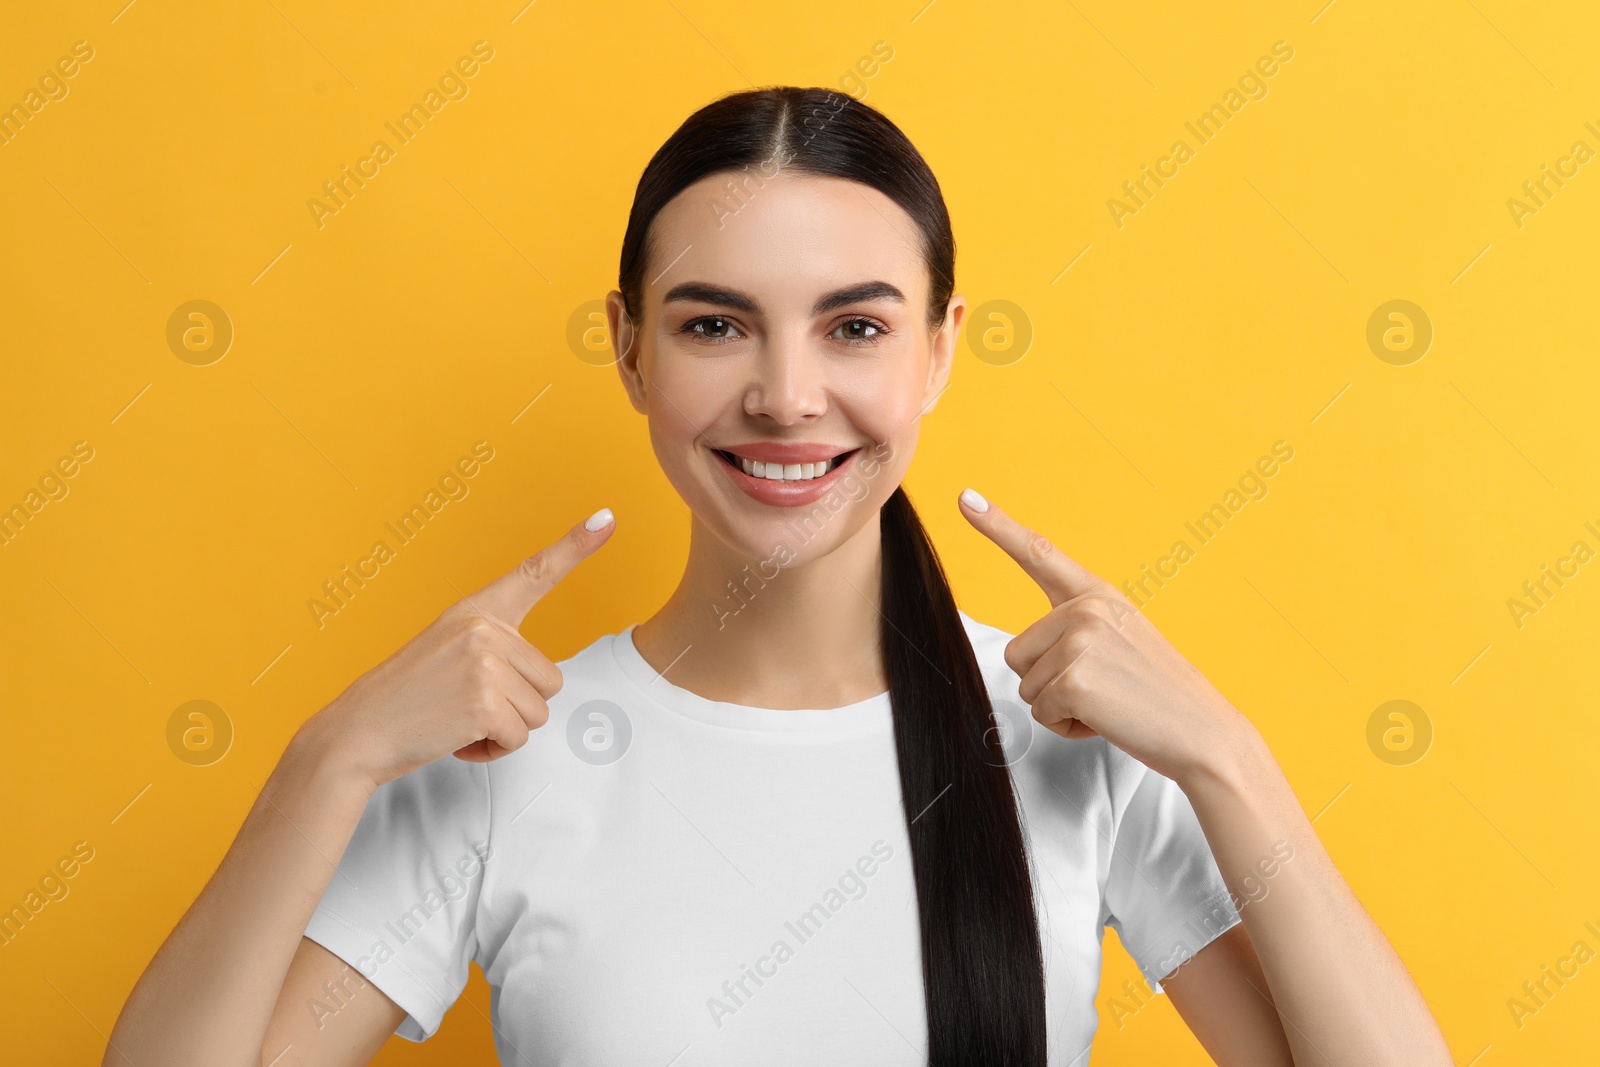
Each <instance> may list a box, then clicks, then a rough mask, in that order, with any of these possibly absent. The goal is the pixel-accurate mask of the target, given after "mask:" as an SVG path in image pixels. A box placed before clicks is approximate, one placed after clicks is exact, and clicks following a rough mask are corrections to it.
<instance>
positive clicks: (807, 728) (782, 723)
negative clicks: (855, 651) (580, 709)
mask: <svg viewBox="0 0 1600 1067" xmlns="http://www.w3.org/2000/svg"><path fill="white" fill-rule="evenodd" d="M636 626H637V624H635V625H634V626H629V627H628V628H627V629H625V630H623V631H622V632H621V633H619V634H613V635H612V637H611V655H612V658H613V659H614V660H615V661H616V664H617V667H618V668H619V669H620V670H621V671H622V673H623V674H624V675H625V676H626V677H627V678H628V680H629V681H631V682H632V683H633V684H634V686H635V687H637V688H638V690H639V692H640V693H641V694H642V695H643V696H644V697H645V698H646V699H647V700H649V701H651V702H652V703H655V704H657V705H660V706H661V707H664V708H666V709H668V710H669V711H673V712H676V713H677V714H679V715H682V716H684V717H685V718H689V719H694V720H697V721H699V722H703V723H708V724H710V725H712V726H724V727H729V728H732V729H739V730H755V731H759V732H766V733H813V734H833V735H854V734H870V733H877V732H880V731H886V730H891V729H892V728H893V714H892V713H893V705H892V704H891V703H890V700H889V694H888V693H887V692H883V693H878V694H876V695H875V696H870V697H867V698H866V699H865V700H858V701H855V702H854V703H851V704H844V705H841V706H840V707H837V708H757V707H752V706H750V705H747V704H733V703H729V702H728V701H724V700H712V699H710V698H709V697H703V696H701V695H700V694H698V693H695V692H691V691H690V690H688V689H684V688H682V687H681V686H677V685H674V684H672V683H671V682H669V681H668V680H667V678H666V676H665V675H660V674H657V673H656V669H655V668H654V667H652V666H650V663H649V661H648V660H646V659H645V658H644V656H643V655H641V654H640V652H639V649H638V646H636V645H635V644H634V643H633V631H634V629H635V627H636ZM669 669H670V668H669Z"/></svg>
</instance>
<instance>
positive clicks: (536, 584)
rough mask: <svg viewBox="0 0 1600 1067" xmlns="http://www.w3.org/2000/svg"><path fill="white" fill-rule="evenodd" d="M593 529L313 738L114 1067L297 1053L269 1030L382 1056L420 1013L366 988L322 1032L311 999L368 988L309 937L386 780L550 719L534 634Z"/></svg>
mask: <svg viewBox="0 0 1600 1067" xmlns="http://www.w3.org/2000/svg"><path fill="white" fill-rule="evenodd" d="M589 521H590V522H598V523H599V525H598V526H597V527H596V528H594V529H590V528H589V526H588V524H587V523H579V524H578V525H576V526H574V527H572V528H571V529H570V530H569V531H568V532H567V534H566V536H565V537H563V538H561V539H560V540H558V541H556V542H555V543H554V544H552V545H550V546H549V547H547V548H545V549H544V550H543V551H542V552H539V553H537V554H535V555H533V556H530V557H528V558H527V559H526V560H524V561H523V562H522V564H521V565H520V566H519V567H517V569H515V570H513V571H512V572H511V573H509V574H506V575H504V576H502V577H500V578H498V579H496V580H495V581H493V582H491V583H490V584H489V585H488V586H486V587H484V588H483V589H482V590H480V591H479V592H477V593H476V594H474V595H473V596H469V597H467V598H465V599H464V600H462V601H460V602H459V603H457V604H453V605H451V606H450V607H449V608H447V609H445V611H444V613H443V614H441V615H440V616H439V617H438V618H437V619H435V620H434V621H433V622H432V623H430V624H429V625H428V626H427V628H426V629H424V630H423V631H422V632H421V633H419V634H417V636H415V637H413V638H412V639H411V640H410V641H408V642H406V644H405V645H404V646H403V647H402V648H401V649H400V650H399V651H397V652H395V653H394V655H392V656H390V657H389V658H388V659H386V660H384V661H383V662H382V663H380V664H378V665H377V666H376V667H374V668H372V669H371V670H370V671H368V672H367V673H366V674H363V675H362V676H361V677H360V678H358V679H356V681H355V682H354V683H353V684H352V685H351V686H350V688H348V689H346V690H345V691H344V692H343V693H341V694H339V696H338V697H337V698H336V699H335V700H334V701H333V703H331V704H329V705H328V706H327V707H326V708H323V709H322V710H321V711H319V712H317V714H316V715H313V716H312V717H311V719H310V720H309V721H307V722H306V724H305V725H304V726H302V727H301V728H300V730H299V731H298V732H297V733H296V734H295V737H294V739H293V740H292V741H291V742H290V743H289V746H288V748H287V750H286V751H285V752H284V755H283V758H282V759H280V760H279V761H278V765H277V767H276V768H274V770H273V772H272V774H271V776H270V777H269V778H268V779H267V782H266V785H264V786H263V787H262V789H261V794H260V796H258V797H257V798H256V802H255V804H254V805H253V806H252V807H251V809H250V813H249V815H248V816H246V818H245V822H244V825H243V826H242V827H241V828H240V830H239V834H238V836H237V837H236V838H235V839H234V842H233V845H232V846H231V847H230V848H229V849H228V853H227V855H226V856H224V857H223V860H222V863H221V865H220V866H219V867H218V868H217V872H216V874H214V875H213V876H212V878H211V881H210V882H209V883H207V885H206V887H205V889H204V890H202V891H201V893H200V896H199V897H198V898H197V899H196V900H195V902H194V904H193V905H191V906H190V908H189V910H188V912H186V913H185V914H184V916H183V918H182V919H181V920H180V921H179V923H178V925H177V927H176V928H175V929H174V930H173V931H172V933H171V934H169V935H168V937H167V940H166V941H165V943H163V944H162V946H161V948H160V949H159V950H158V951H157V952H156V955H155V958H154V959H153V960H151V962H150V966H149V967H148V968H147V969H146V970H145V973H144V974H143V976H141V977H140V979H139V982H138V984H137V985H136V986H135V987H134V990H133V992H132V994H131V995H130V996H129V998H128V1001H127V1003H126V1004H125V1005H123V1009H122V1014H121V1015H120V1016H119V1017H118V1019H117V1024H116V1026H115V1027H114V1028H113V1030H112V1032H111V1037H110V1039H109V1047H108V1048H107V1050H106V1055H105V1059H104V1061H103V1063H104V1067H120V1065H123V1064H137V1065H139V1067H145V1065H150V1064H160V1065H162V1067H183V1065H187V1064H197V1065H204V1067H233V1065H237V1067H245V1065H250V1067H258V1065H260V1064H262V1063H266V1062H271V1061H272V1060H273V1059H274V1058H275V1057H277V1056H279V1054H280V1053H281V1052H282V1051H283V1049H282V1048H281V1047H280V1048H268V1047H265V1044H264V1043H266V1042H268V1040H269V1037H270V1040H271V1041H279V1040H280V1039H282V1042H283V1043H284V1044H296V1047H295V1048H294V1049H292V1050H291V1053H290V1056H285V1057H284V1058H283V1059H281V1060H279V1061H278V1063H279V1065H280V1067H282V1065H284V1064H287V1063H295V1062H298V1063H316V1064H323V1065H335V1064H337V1065H341V1067H342V1065H344V1064H355V1063H364V1062H366V1058H367V1057H369V1056H370V1055H371V1051H372V1050H373V1049H375V1048H376V1047H377V1046H378V1045H381V1044H382V1038H383V1037H386V1036H387V1034H388V1033H391V1032H393V1030H394V1028H395V1026H396V1025H398V1023H399V1021H400V1019H401V1018H403V1017H404V1016H403V1014H402V1015H398V1016H397V1015H396V1014H395V1013H396V1012H397V1011H399V1009H398V1007H397V1006H395V1005H394V1003H393V1002H392V1001H390V1000H389V999H388V998H387V997H384V996H383V995H382V994H380V993H378V991H377V990H376V989H372V990H371V993H372V994H373V995H372V996H370V997H367V998H360V997H355V996H353V995H352V997H351V999H350V1001H349V1003H350V1005H351V1007H352V1011H351V1013H350V1015H349V1016H347V1017H346V1019H345V1020H344V1022H345V1023H348V1024H349V1025H348V1026H344V1025H341V1026H339V1027H330V1029H331V1030H332V1031H333V1033H332V1034H331V1035H324V1034H323V1033H321V1031H322V1027H320V1026H318V1027H315V1028H314V1029H308V1027H307V1025H306V1018H305V1017H303V1016H302V1015H301V1014H297V1012H304V1011H305V1009H304V1003H303V1002H304V998H305V997H306V996H307V995H308V994H307V993H306V990H308V989H310V990H317V989H320V988H321V986H322V983H323V981H329V980H331V981H332V982H333V983H334V984H335V985H336V986H337V985H340V984H345V983H346V981H349V982H353V981H354V979H348V975H346V974H341V973H340V972H341V971H342V970H343V968H342V965H341V966H340V967H339V968H333V967H332V964H331V961H332V960H333V959H335V957H333V955H332V954H331V953H328V952H326V951H322V950H319V949H317V948H315V947H305V945H306V944H308V943H307V942H306V941H305V939H304V933H305V930H306V927H307V925H308V924H309V922H310V921H311V916H312V913H313V912H314V911H315V910H316V906H317V904H318V902H319V901H321V899H322V896H323V893H324V891H325V890H326V889H327V888H328V882H329V880H330V879H331V878H333V877H334V876H335V873H336V869H337V865H338V862H339V860H340V858H341V857H343V856H344V852H345V848H346V846H348V845H349V843H350V838H351V835H352V834H354V833H355V829H356V826H357V824H359V823H360V821H361V815H362V812H363V811H364V810H365V809H366V804H367V801H368V799H369V798H371V796H372V794H373V793H374V792H375V791H376V790H377V789H378V788H379V786H381V785H382V784H383V783H385V782H389V781H393V780H394V779H396V778H399V777H400V776H401V775H403V774H406V773H408V772H410V771H412V770H415V769H416V768H418V767H421V766H423V765H424V764H428V763H432V762H433V761H434V760H436V759H441V758H443V757H445V756H449V755H451V754H452V753H454V754H455V755H456V756H458V757H460V758H462V759H466V760H470V761H473V762H479V763H483V762H487V761H489V760H492V759H498V758H499V757H501V756H503V755H505V754H506V753H508V752H513V751H515V750H516V749H518V748H520V747H522V745H523V744H525V743H526V742H527V740H528V733H529V731H531V730H535V729H537V728H539V727H540V726H543V725H544V724H545V723H546V722H547V721H548V720H549V717H550V707H549V705H548V704H547V703H546V701H548V700H549V699H550V698H551V697H554V696H555V695H556V693H557V692H559V691H560V689H561V671H560V669H559V668H557V667H556V665H555V664H553V663H551V662H550V660H549V659H547V658H546V657H545V656H544V654H543V653H541V652H540V651H539V650H538V649H537V648H535V647H533V646H532V645H531V644H529V643H528V642H527V641H525V640H523V638H522V635H521V634H520V633H519V632H518V627H519V626H520V625H521V623H522V620H523V618H524V617H525V616H526V615H527V614H528V612H529V611H530V610H532V608H533V606H534V605H535V604H537V603H538V602H539V600H540V599H541V598H542V597H543V596H544V595H545V594H546V593H548V592H549V591H550V590H551V589H553V588H554V587H555V585H556V583H558V582H559V581H561V579H562V578H564V577H566V575H567V573H568V572H569V571H571V570H572V568H573V567H575V566H577V565H578V564H579V563H580V562H582V561H583V560H584V559H585V558H586V557H587V556H589V554H590V553H592V552H594V550H595V549H597V548H599V547H600V546H601V545H602V544H604V543H605V542H606V540H607V539H608V538H609V537H610V535H611V531H612V530H613V529H615V526H614V524H613V523H611V522H610V518H609V512H606V511H604V510H602V511H601V512H600V513H597V514H596V515H595V516H592V517H591V518H590V520H589ZM340 877H343V876H342V875H340ZM286 979H287V983H286ZM345 988H346V989H347V990H348V989H349V985H348V984H345ZM358 990H359V987H358ZM351 992H352V993H353V992H355V991H351ZM297 1004H299V1005H300V1007H299V1008H297V1007H296V1005H297ZM357 1004H359V1005H360V1006H359V1007H356V1005H357ZM342 1013H343V1009H341V1014H342ZM333 1021H334V1022H339V1021H340V1020H338V1019H337V1018H336V1019H335V1020H333ZM269 1024H270V1027H271V1029H270V1030H269ZM381 1026H387V1029H386V1030H382V1031H380V1030H379V1029H378V1028H379V1027H381ZM313 1033H315V1034H316V1035H317V1037H318V1040H316V1041H310V1040H309V1038H310V1035H311V1034H313ZM297 1036H299V1037H302V1038H305V1040H301V1041H300V1042H298V1043H296V1042H295V1041H294V1038H295V1037H297ZM291 1057H292V1058H291Z"/></svg>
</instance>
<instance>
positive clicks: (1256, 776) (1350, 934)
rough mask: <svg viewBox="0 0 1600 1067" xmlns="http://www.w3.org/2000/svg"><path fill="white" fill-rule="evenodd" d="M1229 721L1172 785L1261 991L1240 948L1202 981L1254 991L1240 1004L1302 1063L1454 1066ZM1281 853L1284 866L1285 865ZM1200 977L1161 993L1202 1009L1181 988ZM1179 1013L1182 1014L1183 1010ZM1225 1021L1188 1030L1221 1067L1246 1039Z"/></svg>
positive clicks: (1244, 727)
mask: <svg viewBox="0 0 1600 1067" xmlns="http://www.w3.org/2000/svg"><path fill="white" fill-rule="evenodd" d="M1238 722H1239V723H1240V724H1241V729H1240V730H1239V731H1238V732H1237V733H1236V734H1235V735H1233V736H1231V737H1230V738H1228V739H1227V740H1226V741H1225V742H1223V743H1219V744H1217V745H1215V746H1214V747H1212V748H1210V749H1208V755H1207V756H1206V757H1205V758H1204V759H1203V760H1202V761H1201V762H1199V763H1198V764H1197V765H1196V766H1195V767H1194V769H1193V770H1192V771H1190V772H1189V773H1187V774H1185V775H1183V776H1182V777H1180V778H1178V779H1176V781H1177V782H1178V785H1179V787H1180V788H1181V789H1182V790H1183V791H1184V794H1185V795H1186V796H1187V797H1188V798H1189V803H1190V804H1191V805H1192V806H1193V807H1194V811H1195V815H1196V816H1197V817H1198V818H1199V820H1200V826H1201V829H1203V830H1204V831H1205V835H1206V840H1207V842H1209V843H1210V845H1211V853H1212V855H1213V856H1214V857H1215V858H1216V861H1217V867H1218V869H1220V870H1221V872H1222V876H1223V879H1224V880H1225V881H1226V882H1227V884H1228V888H1229V890H1231V891H1232V892H1233V893H1235V894H1237V896H1236V899H1240V900H1244V901H1245V904H1244V906H1243V907H1242V908H1240V909H1239V917H1240V918H1241V919H1242V920H1243V923H1242V925H1243V928H1244V929H1245V930H1246V931H1248V934H1249V937H1248V939H1246V942H1245V943H1246V945H1247V946H1248V947H1249V948H1250V949H1252V950H1253V951H1252V952H1251V955H1252V956H1253V957H1254V958H1255V959H1256V960H1258V961H1259V964H1258V965H1259V968H1260V972H1259V973H1260V974H1262V975H1264V977H1265V982H1266V987H1267V988H1261V989H1254V988H1253V987H1254V984H1255V983H1254V982H1251V981H1250V980H1249V978H1250V974H1249V967H1250V964H1251V962H1252V961H1251V960H1248V959H1245V958H1244V954H1243V951H1241V950H1240V949H1238V948H1237V946H1235V947H1233V948H1232V949H1229V950H1225V952H1224V953H1223V954H1222V955H1220V956H1219V957H1218V958H1219V961H1221V962H1222V964H1223V966H1222V968H1221V969H1222V971H1223V973H1222V974H1216V975H1212V976H1211V978H1210V980H1211V981H1214V982H1216V983H1217V985H1218V986H1220V987H1222V988H1232V989H1234V990H1236V991H1238V992H1239V993H1240V994H1241V995H1242V994H1243V990H1244V988H1245V986H1246V985H1248V986H1251V987H1252V989H1251V992H1250V994H1249V996H1251V997H1254V998H1256V1000H1257V1001H1258V1002H1260V1001H1265V1002H1268V1003H1271V1004H1273V1005H1275V1006H1276V1010H1277V1016H1278V1018H1279V1019H1280V1020H1281V1022H1282V1026H1283V1032H1284V1034H1285V1036H1286V1037H1287V1038H1288V1042H1289V1047H1290V1048H1291V1049H1292V1050H1293V1052H1294V1063H1295V1064H1296V1065H1299V1067H1312V1065H1321V1064H1339V1065H1343V1064H1351V1065H1355V1064H1361V1065H1368V1064H1372V1065H1381V1064H1396V1065H1401V1064H1404V1065H1407V1067H1426V1065H1430V1064H1451V1063H1453V1062H1454V1060H1452V1059H1451V1056H1450V1049H1449V1046H1448V1045H1446V1043H1445V1040H1444V1035H1443V1034H1442V1033H1440V1031H1439V1026H1438V1023H1437V1022H1435V1021H1434V1018H1433V1014H1432V1013H1431V1012H1430V1011H1429V1009H1428V1005H1427V1002H1426V1001H1425V1000H1423V997H1422V993H1421V991H1420V990H1418V989H1417V985H1416V983H1415V982H1414V981H1412V979H1411V975H1410V973H1409V972H1408V971H1407V970H1406V968H1405V965H1404V964H1402V963H1401V962H1400V958H1399V956H1397V955H1396V954H1395V951H1394V949H1393V948H1392V947H1391V946H1390V944H1389V942H1388V939H1386V938H1385V937H1384V936H1383V931H1381V930H1380V929H1379V928H1378V925H1377V924H1376V923H1375V922H1373V921H1372V918H1371V916H1369V915H1368V914H1367V912H1366V909H1364V908H1363V907H1362V906H1361V902H1360V901H1359V900H1357V899H1356V896H1355V894H1354V893H1353V892H1352V891H1351V889H1350V887H1349V885H1347V884H1346V883H1345V880H1344V878H1343V877H1342V876H1340V874H1339V870H1338V868H1337V867H1335V866H1334V863H1333V860H1332V859H1331V858H1330V857H1329V856H1328V852H1327V850H1326V849H1324V848H1323V847H1322V842H1321V841H1320V840H1318V838H1317V834H1316V831H1315V830H1314V829H1312V827H1311V823H1310V821H1309V820H1308V819H1307V818H1306V816H1305V812H1304V811H1303V810H1302V809H1301V807H1300V801H1299V800H1298V799H1297V798H1296V797H1295V794H1294V790H1292V789H1291V788H1290V787H1289V782H1288V780H1287V779H1286V778H1284V775H1283V771H1282V770H1281V769H1280V768H1279V767H1278V764H1277V761H1276V760H1274V759H1273V757H1272V753H1271V751H1270V750H1269V749H1268V747H1267V744H1266V741H1265V740H1264V739H1263V738H1262V737H1261V735H1260V733H1259V732H1258V731H1256V729H1255V728H1254V727H1253V726H1251V725H1250V724H1249V722H1248V721H1247V720H1245V719H1243V718H1242V717H1241V718H1240V719H1239V720H1238ZM1285 843H1286V844H1287V845H1288V846H1289V848H1291V849H1292V851H1289V850H1288V849H1285V847H1284V846H1285ZM1286 852H1287V854H1288V855H1289V856H1290V857H1291V858H1290V859H1288V860H1287V861H1282V860H1281V857H1282V856H1283V855H1284V854H1285V853H1286ZM1268 872H1271V873H1270V875H1269V874H1268ZM1263 889H1264V890H1265V891H1264V892H1263ZM1234 929H1235V930H1238V929H1239V928H1238V927H1235V928H1234ZM1224 936H1226V935H1224ZM1219 940H1220V939H1219ZM1213 944H1214V943H1213ZM1210 947H1211V946H1207V949H1209V948H1210ZM1201 955H1205V951H1204V950H1203V951H1202V953H1201ZM1198 961H1199V957H1198V956H1197V957H1196V960H1195V961H1192V962H1198ZM1190 966H1191V964H1186V965H1185V966H1184V967H1181V968H1179V971H1180V972H1183V971H1186V970H1187V969H1188V968H1189V967H1190ZM1205 981H1207V979H1206V978H1203V977H1202V976H1200V975H1196V974H1181V973H1180V975H1179V977H1178V980H1177V982H1176V983H1172V984H1169V983H1168V982H1167V981H1166V980H1163V981H1162V986H1163V988H1166V989H1167V991H1168V992H1169V993H1171V994H1173V1005H1174V1006H1175V1007H1180V1005H1184V1006H1187V1004H1186V1002H1187V1001H1188V1000H1198V1001H1201V1002H1202V1003H1203V1002H1204V999H1205V998H1206V996H1207V994H1206V993H1204V992H1199V993H1197V994H1196V996H1195V997H1192V998H1191V997H1189V991H1190V990H1191V989H1194V988H1195V983H1197V982H1205ZM1208 1006H1209V1007H1213V1008H1222V1007H1223V1005H1219V1004H1211V1005H1208ZM1180 1012H1182V1013H1183V1014H1184V1015H1185V1017H1186V1018H1187V1016H1188V1014H1189V1013H1188V1012H1187V1011H1184V1010H1183V1007H1180ZM1230 1018H1231V1015H1229V1014H1223V1015H1222V1016H1220V1017H1215V1016H1213V1017H1209V1018H1207V1020H1206V1021H1205V1022H1204V1023H1202V1024H1201V1026H1192V1027H1191V1028H1192V1029H1194V1030H1195V1032H1196V1035H1197V1036H1201V1037H1204V1034H1203V1033H1202V1027H1204V1028H1205V1030H1209V1031H1210V1033H1211V1034H1213V1035H1216V1039H1217V1040H1218V1041H1219V1043H1220V1045H1221V1049H1213V1048H1212V1047H1211V1043H1210V1042H1207V1049H1208V1051H1211V1052H1212V1054H1213V1055H1214V1056H1216V1057H1217V1059H1218V1060H1219V1061H1220V1062H1230V1060H1229V1059H1228V1058H1225V1056H1226V1055H1227V1053H1224V1055H1218V1052H1219V1051H1221V1050H1237V1049H1238V1048H1241V1047H1243V1043H1245V1042H1247V1041H1250V1040H1252V1038H1250V1037H1249V1036H1248V1035H1246V1034H1244V1033H1240V1032H1237V1028H1234V1027H1231V1026H1230ZM1252 1047H1253V1046H1252ZM1231 1061H1232V1062H1240V1063H1243V1062H1247V1061H1246V1060H1244V1059H1242V1058H1238V1057H1233V1058H1232V1060H1231Z"/></svg>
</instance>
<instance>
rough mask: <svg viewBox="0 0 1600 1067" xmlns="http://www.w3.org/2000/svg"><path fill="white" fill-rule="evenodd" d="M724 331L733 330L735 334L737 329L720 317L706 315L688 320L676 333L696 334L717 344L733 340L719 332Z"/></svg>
mask: <svg viewBox="0 0 1600 1067" xmlns="http://www.w3.org/2000/svg"><path fill="white" fill-rule="evenodd" d="M725 330H733V331H734V332H735V333H736V334H737V332H738V327H736V326H734V325H733V323H731V322H729V321H728V320H727V319H725V318H723V317H722V316H720V315H707V316H705V317H704V318H698V319H690V320H689V321H688V322H686V323H684V324H683V328H682V329H680V330H679V331H678V332H679V333H692V334H698V335H699V336H701V337H703V338H705V339H706V340H708V341H715V342H719V343H720V342H722V341H731V340H733V338H732V337H730V336H729V335H728V334H727V333H725V332H721V331H725Z"/></svg>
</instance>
